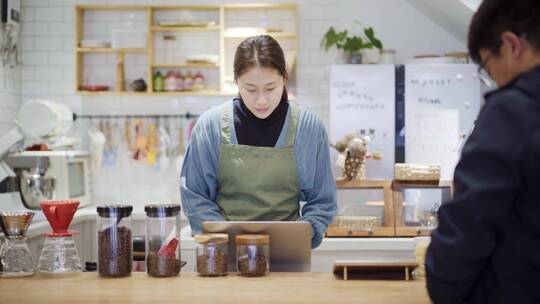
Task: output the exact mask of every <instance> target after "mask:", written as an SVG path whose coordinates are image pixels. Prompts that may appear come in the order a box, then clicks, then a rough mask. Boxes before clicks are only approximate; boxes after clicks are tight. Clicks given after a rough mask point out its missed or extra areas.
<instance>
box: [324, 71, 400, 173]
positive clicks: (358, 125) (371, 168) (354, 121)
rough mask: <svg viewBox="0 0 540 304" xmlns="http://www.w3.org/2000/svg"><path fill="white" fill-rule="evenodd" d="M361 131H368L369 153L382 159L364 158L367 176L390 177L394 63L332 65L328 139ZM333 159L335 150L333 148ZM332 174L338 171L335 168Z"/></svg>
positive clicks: (334, 158)
mask: <svg viewBox="0 0 540 304" xmlns="http://www.w3.org/2000/svg"><path fill="white" fill-rule="evenodd" d="M354 130H357V131H359V132H361V131H362V130H363V131H364V132H365V134H366V135H370V134H371V136H370V137H371V142H370V143H369V144H368V150H369V152H371V153H373V152H375V151H379V152H381V154H382V160H373V159H370V160H367V161H366V178H368V179H375V178H379V179H391V178H392V177H393V174H394V170H393V167H394V160H395V156H394V155H395V145H394V143H395V67H394V65H333V66H332V67H331V77H330V138H329V139H330V142H331V143H335V142H336V141H338V140H340V139H341V138H343V137H344V136H345V134H347V133H349V132H351V131H354ZM332 150H333V152H332V154H331V155H332V161H333V162H335V161H336V159H337V152H336V151H335V150H334V149H332ZM334 172H335V173H334V174H335V175H336V176H337V175H339V172H340V170H339V169H337V168H334Z"/></svg>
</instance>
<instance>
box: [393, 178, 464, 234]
mask: <svg viewBox="0 0 540 304" xmlns="http://www.w3.org/2000/svg"><path fill="white" fill-rule="evenodd" d="M453 188H454V186H453V182H452V181H434V182H427V181H407V182H405V181H393V182H392V192H393V196H394V197H393V201H394V214H395V229H396V236H429V235H431V231H432V230H433V228H434V227H427V226H411V225H406V223H405V207H404V194H403V191H404V190H405V189H441V190H442V193H441V203H444V202H447V201H449V200H450V199H451V198H452V194H453V191H454V189H453Z"/></svg>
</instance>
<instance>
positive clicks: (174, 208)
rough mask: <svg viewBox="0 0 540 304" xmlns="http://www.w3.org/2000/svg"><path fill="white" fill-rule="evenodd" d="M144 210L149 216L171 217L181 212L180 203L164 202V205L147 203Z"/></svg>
mask: <svg viewBox="0 0 540 304" xmlns="http://www.w3.org/2000/svg"><path fill="white" fill-rule="evenodd" d="M144 211H145V212H146V215H147V216H148V217H170V216H177V215H178V213H180V205H176V204H163V205H146V206H144Z"/></svg>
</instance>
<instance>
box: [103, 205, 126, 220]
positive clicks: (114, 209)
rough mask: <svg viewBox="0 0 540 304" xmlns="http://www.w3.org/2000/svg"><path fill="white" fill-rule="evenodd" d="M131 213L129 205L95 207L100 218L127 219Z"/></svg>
mask: <svg viewBox="0 0 540 304" xmlns="http://www.w3.org/2000/svg"><path fill="white" fill-rule="evenodd" d="M131 212H133V206H131V205H101V206H98V207H97V213H98V214H99V216H101V217H120V218H122V217H127V216H130V215H131Z"/></svg>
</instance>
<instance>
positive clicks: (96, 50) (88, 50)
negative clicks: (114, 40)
mask: <svg viewBox="0 0 540 304" xmlns="http://www.w3.org/2000/svg"><path fill="white" fill-rule="evenodd" d="M146 51H147V49H130V48H128V49H125V48H81V47H79V48H77V52H80V53H146Z"/></svg>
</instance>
